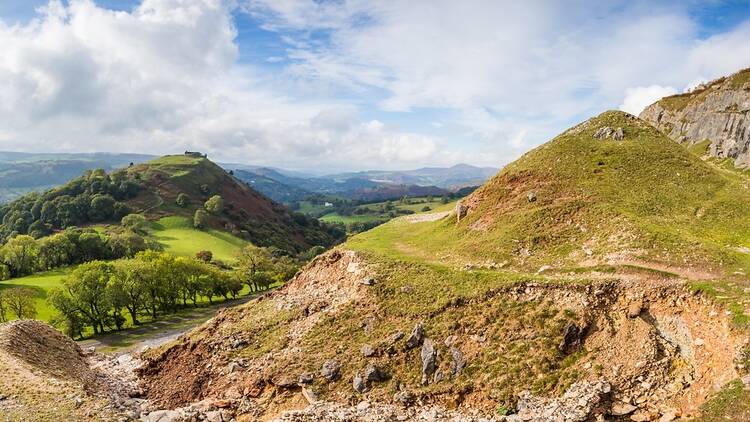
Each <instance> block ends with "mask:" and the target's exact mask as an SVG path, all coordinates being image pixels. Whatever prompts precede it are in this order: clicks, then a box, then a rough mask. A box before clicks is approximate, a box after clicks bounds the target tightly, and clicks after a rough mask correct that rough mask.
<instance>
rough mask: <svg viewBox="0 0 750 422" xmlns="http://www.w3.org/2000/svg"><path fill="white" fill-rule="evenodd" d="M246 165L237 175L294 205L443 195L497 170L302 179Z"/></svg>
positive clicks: (464, 167)
mask: <svg viewBox="0 0 750 422" xmlns="http://www.w3.org/2000/svg"><path fill="white" fill-rule="evenodd" d="M250 167H251V166H244V169H237V170H235V175H236V176H237V177H238V178H240V179H241V180H243V181H245V182H247V183H249V184H250V185H251V186H253V187H255V188H256V189H258V190H259V191H260V192H262V193H263V194H265V195H267V196H269V197H270V198H273V199H274V200H276V201H279V202H283V203H290V202H294V201H299V200H301V199H303V198H305V197H306V196H309V195H311V194H326V195H336V196H341V197H344V198H347V199H354V200H365V201H382V200H386V199H393V198H400V197H402V196H404V195H406V196H425V195H433V196H440V195H445V194H447V193H450V192H451V191H456V190H458V189H461V188H465V187H469V186H478V185H481V184H482V183H484V182H485V181H486V180H487V179H489V178H490V177H491V176H492V175H494V174H495V173H496V172H497V169H496V168H489V167H474V166H470V165H467V164H458V165H455V166H453V167H448V168H442V167H425V168H421V169H417V170H408V171H381V170H372V171H362V172H351V173H340V174H332V175H329V176H320V177H315V176H308V177H302V176H300V175H299V174H298V175H293V174H291V173H290V172H286V171H284V170H280V169H274V168H268V167H254V168H250Z"/></svg>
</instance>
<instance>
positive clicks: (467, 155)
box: [0, 0, 750, 174]
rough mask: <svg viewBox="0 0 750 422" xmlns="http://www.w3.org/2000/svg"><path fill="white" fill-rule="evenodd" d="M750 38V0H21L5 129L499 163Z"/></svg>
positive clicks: (16, 141)
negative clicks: (523, 0)
mask: <svg viewBox="0 0 750 422" xmlns="http://www.w3.org/2000/svg"><path fill="white" fill-rule="evenodd" d="M467 23H471V25H467ZM414 28H419V30H415V29H414ZM748 38H750V3H747V2H743V1H717V2H711V3H709V4H703V3H701V2H672V1H665V2H660V3H658V4H653V2H624V1H611V2H606V3H602V2H593V1H581V2H578V3H577V4H576V7H563V6H561V5H559V4H557V3H554V2H546V1H539V2H532V3H529V4H525V5H523V6H522V7H516V5H513V4H503V3H496V2H480V1H478V2H476V3H472V4H453V3H449V2H446V3H430V7H429V8H426V7H424V4H422V3H419V2H411V3H399V2H378V3H371V2H361V1H356V0H355V1H341V2H338V1H337V2H334V1H324V2H304V1H288V2H279V1H274V2H271V1H266V0H226V1H224V0H188V1H182V2H175V1H172V0H142V1H141V0H97V1H92V0H69V1H60V0H31V1H26V0H11V1H6V2H4V3H3V4H2V5H0V39H2V40H3V43H4V44H5V45H6V53H5V54H4V55H3V56H1V57H0V82H2V83H3V84H4V85H5V86H7V87H9V88H8V90H6V92H4V93H0V111H2V113H0V116H2V117H0V125H1V126H0V127H3V129H2V130H0V149H4V150H9V149H12V150H19V151H21V152H31V153H41V152H43V151H44V152H55V153H95V152H96V151H106V152H112V153H133V152H130V151H140V152H136V153H135V154H138V153H147V154H151V155H163V154H165V153H167V152H169V151H175V150H176V151H183V150H199V151H204V152H206V153H208V155H209V156H210V157H212V159H214V160H215V161H217V162H227V163H238V164H247V165H257V166H261V167H276V168H282V169H289V170H293V171H303V172H315V173H321V174H333V173H341V172H357V171H368V170H366V169H377V170H395V171H404V170H409V169H418V168H423V167H451V166H453V165H456V164H460V163H466V164H469V165H473V166H477V167H493V168H500V167H502V166H504V165H505V164H507V163H509V162H511V161H513V160H515V159H516V158H518V157H519V156H521V155H522V154H523V153H525V152H527V151H529V150H531V149H532V148H534V147H536V146H538V145H540V144H542V143H544V142H546V141H548V140H549V139H551V138H552V137H553V136H555V135H557V134H559V133H561V132H562V131H564V130H565V129H567V128H569V127H571V126H574V125H575V124H577V123H579V122H581V121H583V120H585V119H587V118H590V117H593V116H596V115H598V114H600V113H601V112H603V111H605V110H609V109H617V110H623V111H628V112H630V113H633V114H636V115H637V114H638V113H639V112H640V110H642V109H643V107H645V106H646V105H648V104H650V103H652V102H654V101H656V100H658V99H659V98H661V97H663V96H667V95H673V94H678V93H681V92H685V91H686V90H688V89H690V88H692V87H695V86H697V85H698V84H700V83H702V82H705V81H709V80H713V79H715V78H717V77H720V76H724V75H728V74H731V73H734V72H736V71H738V70H740V69H742V68H746V67H748V66H750V44H748V43H747V42H746V40H747V39H748ZM466 46H470V48H466ZM642 58H648V60H643V59H642ZM550 93H554V94H550ZM321 169H325V170H321Z"/></svg>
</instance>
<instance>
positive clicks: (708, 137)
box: [640, 69, 750, 167]
mask: <svg viewBox="0 0 750 422" xmlns="http://www.w3.org/2000/svg"><path fill="white" fill-rule="evenodd" d="M749 110H750V69H744V70H741V71H739V72H737V73H734V74H732V75H730V76H727V77H723V78H719V79H717V80H714V81H711V82H708V83H705V84H702V85H700V86H698V87H697V88H695V89H693V90H692V91H690V92H687V93H684V94H679V95H672V96H670V97H665V98H662V99H661V100H659V101H657V102H656V103H654V104H651V105H650V106H648V107H646V109H645V110H643V112H642V113H641V115H640V117H641V118H642V119H644V120H646V121H648V122H650V123H652V124H653V125H654V126H656V127H657V128H659V129H660V130H661V131H663V132H664V133H665V134H667V135H668V136H670V137H671V138H672V139H674V140H676V141H677V142H679V143H681V144H685V145H686V146H694V145H700V147H701V148H702V149H703V150H705V151H706V152H707V153H708V154H709V155H710V156H712V157H717V158H730V159H732V160H734V161H735V164H736V165H737V166H741V167H747V166H748V165H750V130H748V126H750V119H749V118H748V111H749Z"/></svg>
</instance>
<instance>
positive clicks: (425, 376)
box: [420, 339, 437, 385]
mask: <svg viewBox="0 0 750 422" xmlns="http://www.w3.org/2000/svg"><path fill="white" fill-rule="evenodd" d="M420 356H421V358H422V384H423V385H427V384H428V383H429V382H430V377H432V375H433V374H434V373H435V370H436V369H437V351H436V350H435V347H434V345H433V344H432V340H430V339H425V340H424V343H423V344H422V351H421V353H420Z"/></svg>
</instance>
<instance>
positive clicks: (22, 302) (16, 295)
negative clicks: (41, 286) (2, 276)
mask: <svg viewBox="0 0 750 422" xmlns="http://www.w3.org/2000/svg"><path fill="white" fill-rule="evenodd" d="M34 296H35V293H34V290H32V289H30V288H28V287H12V288H10V289H7V290H4V291H3V303H4V304H5V307H7V308H8V310H9V311H10V312H12V313H13V314H14V315H15V316H16V318H18V319H32V318H34V317H36V304H35V302H34Z"/></svg>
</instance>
